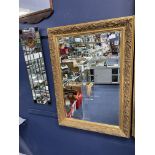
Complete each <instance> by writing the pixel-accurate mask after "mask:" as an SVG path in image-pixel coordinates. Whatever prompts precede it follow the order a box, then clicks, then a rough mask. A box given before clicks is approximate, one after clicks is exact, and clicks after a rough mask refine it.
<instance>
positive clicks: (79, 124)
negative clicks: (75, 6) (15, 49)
mask: <svg viewBox="0 0 155 155" xmlns="http://www.w3.org/2000/svg"><path fill="white" fill-rule="evenodd" d="M114 30H117V31H120V32H121V36H122V37H121V39H122V40H121V50H120V54H121V60H120V62H121V64H120V65H121V70H120V73H121V74H120V123H119V126H116V125H108V124H101V123H94V122H89V121H85V120H78V119H73V118H66V117H65V111H64V99H63V88H62V79H61V69H60V63H59V47H58V38H59V37H63V36H78V35H81V34H90V33H91V34H92V33H96V32H100V31H102V32H107V31H114ZM48 38H49V48H50V54H51V62H52V69H53V76H54V86H55V95H56V104H57V112H58V121H59V125H62V126H69V127H74V128H79V129H84V130H89V131H95V132H99V133H106V134H110V135H116V136H121V137H127V138H129V137H130V132H131V105H132V87H133V86H132V80H133V55H134V17H133V16H129V17H121V18H114V19H110V20H101V21H96V22H89V23H82V24H76V25H68V26H60V27H54V28H49V29H48Z"/></svg>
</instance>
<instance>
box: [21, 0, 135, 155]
mask: <svg viewBox="0 0 155 155" xmlns="http://www.w3.org/2000/svg"><path fill="white" fill-rule="evenodd" d="M130 15H134V0H54V14H53V16H51V17H50V18H48V19H46V20H44V21H42V22H41V23H39V24H31V25H29V24H20V29H22V28H26V27H30V26H37V27H39V29H40V33H41V36H45V37H44V38H43V39H42V45H43V54H44V57H45V65H46V70H47V77H48V81H49V87H50V93H51V97H52V105H37V104H34V103H33V101H32V94H31V89H30V84H29V80H28V75H27V71H26V65H25V62H24V56H23V52H22V50H21V47H20V62H19V63H20V64H19V67H20V68H19V69H20V77H19V79H20V116H22V117H24V118H26V119H27V122H26V124H24V125H23V126H21V127H20V140H21V144H20V151H22V152H23V153H27V154H28V155H31V154H33V155H79V154H80V155H134V149H135V147H134V139H132V138H131V139H125V138H119V137H114V136H108V135H104V134H98V133H93V132H88V131H83V130H79V129H73V128H67V127H60V126H58V121H57V112H56V104H55V95H54V85H53V77H52V69H51V62H50V55H49V48H48V40H47V38H46V36H47V28H49V27H55V26H60V25H68V24H75V23H81V22H88V21H96V20H102V19H108V18H115V17H122V16H130Z"/></svg>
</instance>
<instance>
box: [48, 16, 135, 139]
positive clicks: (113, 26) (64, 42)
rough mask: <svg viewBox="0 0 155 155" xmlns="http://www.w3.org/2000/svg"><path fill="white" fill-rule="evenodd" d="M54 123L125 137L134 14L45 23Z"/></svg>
mask: <svg viewBox="0 0 155 155" xmlns="http://www.w3.org/2000/svg"><path fill="white" fill-rule="evenodd" d="M48 37H49V46H50V54H51V62H52V68H53V69H52V70H53V76H54V84H55V95H56V102H57V112H58V120H59V125H63V126H68V127H74V128H79V129H84V130H89V131H94V132H99V133H106V134H110V135H116V136H121V137H127V138H128V137H130V132H131V105H132V103H131V102H132V78H133V77H132V76H133V75H132V72H133V52H134V45H133V44H134V17H132V16H130V17H121V18H115V19H110V20H102V21H96V22H89V23H82V24H76V25H69V26H61V27H55V28H49V29H48Z"/></svg>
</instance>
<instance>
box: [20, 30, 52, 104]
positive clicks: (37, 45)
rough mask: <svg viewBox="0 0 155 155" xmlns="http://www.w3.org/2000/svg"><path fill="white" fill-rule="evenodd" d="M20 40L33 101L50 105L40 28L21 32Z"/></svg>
mask: <svg viewBox="0 0 155 155" xmlns="http://www.w3.org/2000/svg"><path fill="white" fill-rule="evenodd" d="M20 39H21V45H22V48H23V52H24V58H25V62H26V67H27V72H28V76H29V81H30V85H31V89H32V95H33V100H34V102H36V103H40V104H46V103H50V93H49V88H48V82H47V77H46V71H45V64H44V59H43V54H42V47H41V40H40V35H39V30H38V28H29V29H25V30H21V31H20Z"/></svg>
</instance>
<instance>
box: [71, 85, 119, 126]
mask: <svg viewBox="0 0 155 155" xmlns="http://www.w3.org/2000/svg"><path fill="white" fill-rule="evenodd" d="M92 90H93V91H92V94H91V96H90V97H88V96H87V94H86V88H85V87H84V86H83V88H82V93H83V102H82V106H81V107H80V108H79V109H78V110H77V111H76V112H75V113H74V116H73V117H74V118H77V119H83V120H88V121H91V122H99V123H107V124H113V125H118V124H119V85H94V86H93V88H92Z"/></svg>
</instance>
